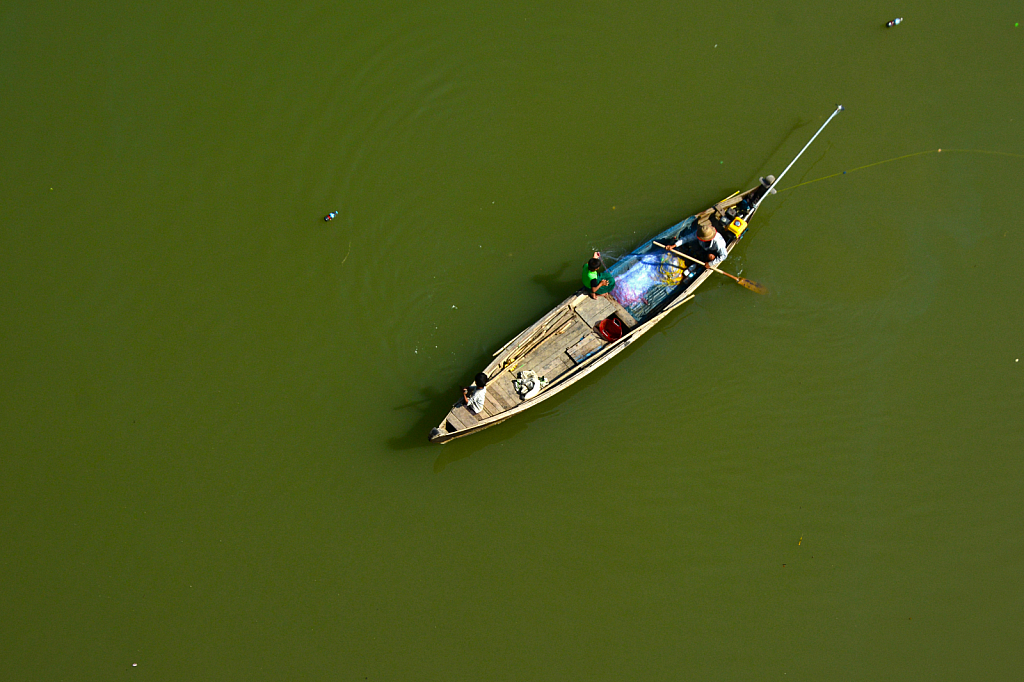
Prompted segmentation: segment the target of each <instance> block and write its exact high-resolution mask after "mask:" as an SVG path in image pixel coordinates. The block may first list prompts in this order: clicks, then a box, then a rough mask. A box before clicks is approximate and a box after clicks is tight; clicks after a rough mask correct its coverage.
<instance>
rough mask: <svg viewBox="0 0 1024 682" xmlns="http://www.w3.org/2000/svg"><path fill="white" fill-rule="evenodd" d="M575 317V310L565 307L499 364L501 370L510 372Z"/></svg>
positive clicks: (563, 329)
mask: <svg viewBox="0 0 1024 682" xmlns="http://www.w3.org/2000/svg"><path fill="white" fill-rule="evenodd" d="M575 315H576V310H575V309H574V308H573V307H572V306H571V305H567V306H565V308H563V309H562V311H561V312H560V313H558V314H556V315H553V316H552V318H551V319H550V320H549V321H548V322H545V323H544V324H543V325H540V326H539V327H537V329H536V330H534V332H533V333H531V334H530V335H529V336H528V337H526V339H524V340H523V341H522V343H520V344H519V345H518V346H517V347H516V348H515V349H514V350H513V351H512V352H511V353H509V354H508V357H507V358H505V361H504V362H502V363H501V369H506V368H508V370H509V371H510V372H511V371H512V370H513V369H515V368H516V366H517V365H518V364H519V362H520V361H521V360H522V359H523V358H525V357H526V356H527V355H529V354H530V353H531V352H532V351H533V350H534V349H535V348H537V347H538V346H540V345H541V344H542V343H544V342H545V341H547V340H548V339H550V338H551V337H553V336H557V335H559V334H561V333H563V332H564V331H565V330H566V329H568V328H569V325H571V324H572V321H573V318H574V317H575Z"/></svg>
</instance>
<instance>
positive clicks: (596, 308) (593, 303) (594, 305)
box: [576, 296, 615, 327]
mask: <svg viewBox="0 0 1024 682" xmlns="http://www.w3.org/2000/svg"><path fill="white" fill-rule="evenodd" d="M576 312H577V314H579V316H580V317H582V318H583V321H584V322H586V323H587V326H588V327H593V326H594V325H595V324H597V323H598V322H600V321H601V320H603V319H604V318H606V317H608V316H609V315H611V314H612V313H614V312H615V306H614V305H613V304H612V302H611V301H609V300H608V299H607V298H605V297H604V296H598V297H597V299H596V300H591V299H588V300H586V301H584V302H583V303H581V304H579V305H578V306H576Z"/></svg>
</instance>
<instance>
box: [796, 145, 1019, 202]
mask: <svg viewBox="0 0 1024 682" xmlns="http://www.w3.org/2000/svg"><path fill="white" fill-rule="evenodd" d="M943 152H946V153H948V152H960V153H967V154H991V155H993V156H1009V157H1012V158H1015V159H1024V154H1013V153H1011V152H994V151H990V150H988V149H928V150H925V151H923V152H914V153H913V154H904V155H903V156H896V157H893V158H891V159H886V160H884V161H875V162H874V163H869V164H867V165H865V166H857V167H856V168H851V169H849V170H845V171H840V172H839V173H833V174H832V175H826V176H824V177H820V178H815V179H814V180H808V181H807V182H801V183H800V184H798V185H793V186H792V187H786V188H784V189H780V190H779V191H780V192H788V191H789V190H791V189H796V188H797V187H803V186H804V185H810V184H811V183H815V182H821V181H822V180H828V179H830V178H837V177H839V176H840V175H845V174H847V173H853V172H854V171H859V170H864V169H865V168H871V167H873V166H881V165H882V164H883V163H892V162H893V161H902V160H903V159H909V158H911V157H913V156H921V155H922V154H940V153H943Z"/></svg>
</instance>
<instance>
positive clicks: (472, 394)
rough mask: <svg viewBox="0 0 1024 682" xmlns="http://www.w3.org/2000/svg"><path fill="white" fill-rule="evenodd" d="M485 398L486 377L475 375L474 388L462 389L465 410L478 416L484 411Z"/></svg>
mask: <svg viewBox="0 0 1024 682" xmlns="http://www.w3.org/2000/svg"><path fill="white" fill-rule="evenodd" d="M486 398H487V375H486V374H484V373H483V372H480V373H479V374H477V375H476V383H475V385H474V386H470V387H469V388H464V389H462V399H463V400H464V401H465V402H466V409H468V410H469V411H470V412H472V413H473V414H480V412H482V411H483V409H484V399H486Z"/></svg>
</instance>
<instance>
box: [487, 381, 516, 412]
mask: <svg viewBox="0 0 1024 682" xmlns="http://www.w3.org/2000/svg"><path fill="white" fill-rule="evenodd" d="M492 386H493V387H494V400H495V401H496V402H497V403H498V404H500V405H502V406H503V407H504V408H505V409H512V408H513V407H515V406H516V405H518V404H519V403H520V402H522V401H520V400H519V396H517V395H515V391H514V390H513V389H512V379H511V378H510V377H509V375H508V373H507V372H502V373H501V374H500V375H499V376H498V377H497V378H496V379H492V380H491V382H490V383H488V384H487V395H488V396H490V395H491V387H492Z"/></svg>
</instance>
